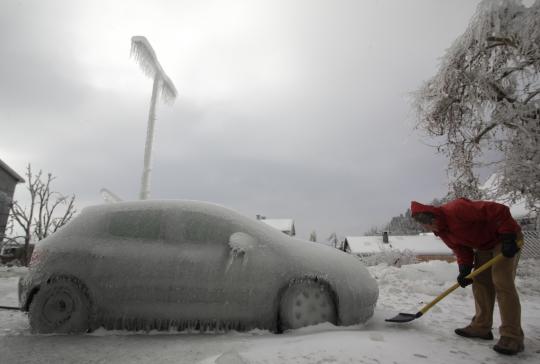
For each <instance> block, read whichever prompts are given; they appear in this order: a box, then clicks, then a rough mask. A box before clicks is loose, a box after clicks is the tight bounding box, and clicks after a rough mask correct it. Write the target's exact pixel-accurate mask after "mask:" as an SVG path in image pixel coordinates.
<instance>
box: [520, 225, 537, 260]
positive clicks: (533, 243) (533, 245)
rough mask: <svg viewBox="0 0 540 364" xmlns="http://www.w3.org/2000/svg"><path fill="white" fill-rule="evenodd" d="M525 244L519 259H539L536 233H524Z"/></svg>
mask: <svg viewBox="0 0 540 364" xmlns="http://www.w3.org/2000/svg"><path fill="white" fill-rule="evenodd" d="M523 237H524V238H525V244H524V245H523V248H522V251H521V258H522V259H524V258H536V259H538V258H540V235H539V234H538V231H524V232H523Z"/></svg>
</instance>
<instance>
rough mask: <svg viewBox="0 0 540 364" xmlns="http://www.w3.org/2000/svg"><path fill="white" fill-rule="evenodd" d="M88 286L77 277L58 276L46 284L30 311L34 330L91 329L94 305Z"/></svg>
mask: <svg viewBox="0 0 540 364" xmlns="http://www.w3.org/2000/svg"><path fill="white" fill-rule="evenodd" d="M87 292H88V291H87V289H86V287H85V286H84V285H83V284H81V283H80V282H79V281H78V280H76V279H70V278H68V277H57V278H54V279H53V280H50V281H48V282H47V283H46V284H45V285H43V286H42V287H41V288H40V290H39V291H38V292H37V293H36V295H35V296H34V298H33V300H32V302H31V303H30V309H29V312H28V315H29V318H30V327H31V329H32V331H33V332H36V333H41V334H48V333H84V332H87V331H88V330H89V328H90V312H91V305H90V300H89V298H88V293H87Z"/></svg>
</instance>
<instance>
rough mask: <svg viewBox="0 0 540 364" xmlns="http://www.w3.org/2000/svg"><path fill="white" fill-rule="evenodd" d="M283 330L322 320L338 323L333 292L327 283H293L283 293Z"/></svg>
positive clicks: (281, 319)
mask: <svg viewBox="0 0 540 364" xmlns="http://www.w3.org/2000/svg"><path fill="white" fill-rule="evenodd" d="M279 321H280V322H279V327H280V329H281V330H287V329H297V328H300V327H304V326H309V325H316V324H319V323H321V322H331V323H332V324H336V323H337V313H336V306H335V304H334V300H333V299H332V294H331V292H330V290H329V289H328V287H327V286H326V285H323V284H320V283H317V282H314V281H299V282H295V283H293V284H292V285H291V286H290V287H289V288H287V290H286V291H285V294H284V295H283V298H282V300H281V304H280V309H279Z"/></svg>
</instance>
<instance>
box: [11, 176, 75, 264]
mask: <svg viewBox="0 0 540 364" xmlns="http://www.w3.org/2000/svg"><path fill="white" fill-rule="evenodd" d="M54 179H55V177H54V176H53V175H52V174H51V173H48V174H47V176H44V175H43V172H42V171H39V172H37V173H34V172H33V171H32V167H31V165H28V167H27V168H26V189H27V191H28V203H27V204H26V205H22V204H21V203H20V202H18V201H15V202H14V203H13V206H12V208H11V211H10V220H11V221H10V224H11V226H12V228H11V229H10V230H11V233H12V234H14V235H11V236H8V238H9V240H11V241H18V240H19V239H21V240H22V241H23V244H24V252H25V256H24V259H23V260H24V261H23V262H22V263H23V264H25V265H26V264H28V261H29V258H30V257H29V256H28V252H29V246H30V243H31V242H32V241H37V240H41V239H45V238H46V237H47V236H49V235H50V234H52V233H54V232H55V231H57V230H58V229H60V228H61V227H62V226H64V225H65V224H67V223H68V222H69V221H70V220H71V218H72V217H73V215H74V214H75V213H76V209H75V195H71V196H65V195H63V194H60V193H59V192H56V191H53V190H52V189H51V183H52V182H53V181H54Z"/></svg>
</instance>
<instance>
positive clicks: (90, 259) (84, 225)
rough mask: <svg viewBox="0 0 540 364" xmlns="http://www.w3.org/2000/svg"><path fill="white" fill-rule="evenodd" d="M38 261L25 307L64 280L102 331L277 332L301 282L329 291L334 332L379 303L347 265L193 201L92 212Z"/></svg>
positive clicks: (353, 264)
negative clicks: (288, 293)
mask: <svg viewBox="0 0 540 364" xmlns="http://www.w3.org/2000/svg"><path fill="white" fill-rule="evenodd" d="M36 254H37V256H39V259H38V260H37V262H35V263H34V264H33V265H32V266H31V267H30V273H29V275H28V277H27V278H26V279H25V280H24V281H23V282H22V287H23V288H22V291H23V294H22V297H21V303H22V304H23V305H25V302H27V298H28V296H29V295H28V293H29V292H28V291H29V290H31V289H32V287H34V286H36V285H39V284H45V282H47V280H49V279H50V278H51V276H54V275H58V274H68V275H70V276H73V277H76V278H77V280H78V281H80V282H82V283H83V284H84V285H85V286H86V288H87V290H88V292H89V296H90V297H89V298H90V300H91V303H92V307H93V309H94V311H93V313H92V318H91V320H92V327H99V326H104V327H105V328H107V329H127V330H152V329H156V330H169V329H171V328H177V329H179V330H197V331H200V330H230V329H236V330H250V329H255V328H259V329H276V325H277V324H276V321H277V311H278V307H279V305H280V297H281V296H280V295H282V294H283V293H284V292H285V290H286V289H287V287H289V285H291V284H293V283H298V282H301V281H302V280H309V281H316V282H320V283H321V284H322V285H325V286H327V287H329V289H330V290H331V291H332V292H333V294H334V296H335V305H336V310H337V312H338V320H339V321H338V324H340V325H352V324H357V323H362V322H365V321H366V320H367V319H369V318H370V317H371V316H372V315H373V310H374V307H375V304H376V301H377V298H378V287H377V283H376V281H375V280H374V279H373V278H372V277H371V276H370V274H369V272H368V271H367V269H366V268H365V267H364V266H363V265H362V263H361V262H359V261H358V260H357V259H355V258H354V257H353V256H351V255H349V254H346V253H343V252H341V251H338V250H336V249H334V248H331V247H327V246H323V245H321V244H316V243H312V242H307V241H302V240H299V239H294V238H291V237H289V236H287V235H285V234H283V233H281V232H279V231H277V230H275V229H273V228H272V227H269V226H267V225H266V224H263V223H261V222H259V221H257V220H254V219H249V218H247V217H245V216H243V215H241V214H239V213H237V212H235V211H232V210H229V209H227V208H224V207H222V206H219V205H214V204H210V203H203V202H198V201H152V200H149V201H134V202H122V203H116V204H109V205H101V206H94V207H88V208H86V209H84V210H83V211H82V213H81V214H80V216H78V217H77V218H75V219H74V220H73V221H72V222H70V223H69V224H68V225H66V226H65V227H63V228H62V229H61V230H59V231H58V232H57V233H56V234H54V235H52V236H50V237H49V238H47V239H44V240H43V241H41V242H40V243H39V244H38V246H37V247H36Z"/></svg>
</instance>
